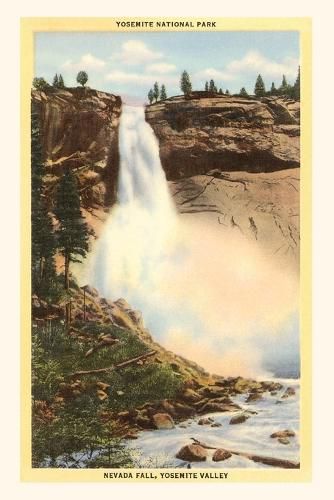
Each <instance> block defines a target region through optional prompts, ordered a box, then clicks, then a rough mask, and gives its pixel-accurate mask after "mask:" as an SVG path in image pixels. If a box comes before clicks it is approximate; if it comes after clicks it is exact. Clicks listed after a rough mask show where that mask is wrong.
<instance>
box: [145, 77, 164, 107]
mask: <svg viewBox="0 0 334 500" xmlns="http://www.w3.org/2000/svg"><path fill="white" fill-rule="evenodd" d="M147 97H148V100H149V103H150V104H152V102H153V101H154V100H155V102H158V100H160V101H164V100H165V99H167V90H166V86H165V85H164V84H162V85H161V87H159V83H158V82H155V83H154V85H153V88H151V89H150V90H149V91H148V94H147Z"/></svg>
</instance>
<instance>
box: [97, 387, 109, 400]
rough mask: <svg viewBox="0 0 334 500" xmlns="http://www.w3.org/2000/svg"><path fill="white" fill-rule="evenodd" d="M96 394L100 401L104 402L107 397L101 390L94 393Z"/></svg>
mask: <svg viewBox="0 0 334 500" xmlns="http://www.w3.org/2000/svg"><path fill="white" fill-rule="evenodd" d="M96 394H97V397H98V398H99V400H100V401H104V400H105V399H107V397H108V394H107V393H106V392H104V391H101V389H98V390H97V391H96Z"/></svg>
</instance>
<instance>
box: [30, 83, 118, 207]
mask: <svg viewBox="0 0 334 500" xmlns="http://www.w3.org/2000/svg"><path fill="white" fill-rule="evenodd" d="M121 106H122V101H121V98H120V97H119V96H115V95H113V94H108V93H106V92H99V91H97V90H93V89H89V88H79V87H78V88H66V89H54V88H52V87H51V88H49V89H47V90H46V91H33V92H32V110H33V111H37V113H38V114H39V117H40V129H41V136H42V144H43V152H44V156H45V160H46V175H45V185H46V188H47V193H48V194H49V195H50V196H49V197H50V199H52V193H53V191H54V190H55V189H56V186H57V180H58V178H59V176H60V175H61V174H62V173H63V171H64V169H65V168H72V169H73V171H74V172H75V173H76V175H77V178H78V181H79V189H80V195H81V201H82V206H83V207H84V208H88V209H94V208H101V207H102V208H107V207H109V206H110V205H111V204H112V203H113V202H114V201H115V198H116V185H117V176H118V169H119V152H118V126H119V118H120V114H121Z"/></svg>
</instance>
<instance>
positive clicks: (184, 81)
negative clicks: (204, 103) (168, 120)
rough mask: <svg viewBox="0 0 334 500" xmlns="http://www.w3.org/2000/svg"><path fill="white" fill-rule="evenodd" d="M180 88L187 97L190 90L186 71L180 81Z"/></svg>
mask: <svg viewBox="0 0 334 500" xmlns="http://www.w3.org/2000/svg"><path fill="white" fill-rule="evenodd" d="M180 88H181V90H182V92H183V94H184V95H189V94H190V93H191V90H192V86H191V81H190V76H189V74H188V73H187V71H186V70H184V71H183V73H182V75H181V80H180Z"/></svg>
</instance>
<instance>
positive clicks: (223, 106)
mask: <svg viewBox="0 0 334 500" xmlns="http://www.w3.org/2000/svg"><path fill="white" fill-rule="evenodd" d="M195 94H196V93H195ZM195 97H196V95H195ZM299 108H300V106H299V103H298V102H294V101H289V100H286V99H282V98H279V97H274V98H262V99H261V100H257V99H252V98H240V97H227V96H222V97H218V96H216V97H207V98H203V97H202V98H201V99H196V98H195V99H184V98H183V97H175V98H171V99H167V100H166V101H163V102H158V103H156V104H153V105H151V106H147V108H146V119H147V121H148V122H149V123H150V125H151V126H152V128H153V129H154V131H155V133H156V135H157V137H158V139H159V144H160V157H161V162H162V165H163V167H164V169H165V172H166V176H167V179H168V180H169V184H170V188H171V192H172V194H173V197H174V201H175V203H176V206H177V208H178V211H179V213H180V214H181V216H182V217H187V218H192V217H196V218H199V217H200V218H202V219H205V220H206V221H207V222H208V223H210V224H215V225H217V228H219V231H221V232H224V231H231V229H232V230H233V231H237V232H238V233H241V234H242V235H243V236H244V237H245V238H247V239H249V240H252V241H253V242H254V244H255V245H259V246H260V247H261V248H262V249H263V251H264V252H265V253H266V254H271V255H273V258H274V259H275V260H277V259H279V260H280V262H281V263H282V265H283V266H285V265H289V266H292V268H294V269H296V270H297V269H298V261H299V168H298V167H299V165H300V159H299V152H300V151H299V133H300V127H299Z"/></svg>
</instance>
